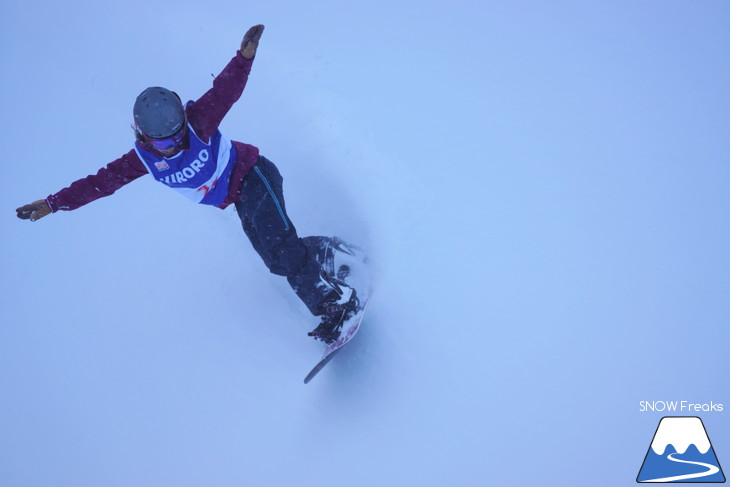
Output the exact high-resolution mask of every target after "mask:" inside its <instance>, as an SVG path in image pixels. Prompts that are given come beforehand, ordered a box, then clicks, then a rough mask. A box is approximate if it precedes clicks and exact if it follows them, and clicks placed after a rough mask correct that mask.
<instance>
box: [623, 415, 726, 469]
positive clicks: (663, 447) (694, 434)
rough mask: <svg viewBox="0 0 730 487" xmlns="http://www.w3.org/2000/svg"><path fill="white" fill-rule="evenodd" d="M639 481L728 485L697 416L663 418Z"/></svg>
mask: <svg viewBox="0 0 730 487" xmlns="http://www.w3.org/2000/svg"><path fill="white" fill-rule="evenodd" d="M636 481H637V482H639V483H644V482H647V483H648V482H651V483H667V482H692V483H695V482H697V483H699V482H703V483H704V482H718V483H721V482H725V475H724V474H723V472H722V468H721V467H720V462H718V460H717V456H716V455H715V449H714V448H712V443H710V438H709V436H707V431H706V430H705V425H704V424H703V423H702V420H701V419H700V418H698V417H696V416H665V417H663V418H662V419H661V421H659V426H658V427H657V430H656V433H654V438H653V439H652V440H651V445H649V451H647V452H646V457H645V458H644V463H643V464H642V465H641V470H640V471H639V475H638V476H637V477H636Z"/></svg>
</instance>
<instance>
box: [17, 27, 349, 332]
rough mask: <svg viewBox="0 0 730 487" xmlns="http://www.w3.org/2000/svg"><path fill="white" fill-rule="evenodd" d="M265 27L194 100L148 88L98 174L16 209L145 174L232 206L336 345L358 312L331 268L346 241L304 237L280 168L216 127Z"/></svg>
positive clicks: (56, 204) (66, 205)
mask: <svg viewBox="0 0 730 487" xmlns="http://www.w3.org/2000/svg"><path fill="white" fill-rule="evenodd" d="M263 31H264V26H263V25H255V26H253V27H251V28H250V29H249V30H248V31H247V32H246V34H245V35H244V37H243V40H242V41H241V48H240V50H238V51H237V52H236V55H235V56H234V57H233V59H232V60H231V61H230V62H229V63H228V65H227V66H226V67H225V68H224V69H223V71H222V72H221V73H220V74H219V75H218V76H217V77H216V78H215V80H214V81H213V87H212V88H211V89H210V90H209V91H208V92H206V93H205V94H204V95H203V96H201V97H200V98H199V99H198V100H196V101H188V102H187V103H186V104H183V103H182V101H181V99H180V97H179V96H178V95H177V93H175V92H174V91H170V90H168V89H165V88H162V87H156V86H155V87H150V88H147V89H145V90H144V91H143V92H142V93H141V94H140V95H139V96H138V97H137V99H136V102H135V104H134V110H133V116H134V125H133V129H134V133H135V138H136V141H135V143H134V148H133V149H132V150H130V151H129V152H128V153H127V154H125V155H123V156H122V157H120V158H119V159H116V160H114V161H112V162H111V163H109V164H108V165H107V166H106V167H104V168H102V169H100V170H99V171H98V172H97V173H96V174H95V175H90V176H87V177H85V178H82V179H79V180H78V181H76V182H74V183H72V184H71V185H70V186H69V187H67V188H64V189H62V190H61V191H59V192H57V193H55V194H52V195H50V196H48V197H47V198H45V199H42V200H38V201H35V202H33V203H31V204H28V205H25V206H22V207H20V208H18V209H17V210H16V211H17V215H18V217H19V218H21V219H25V220H28V219H29V220H31V221H36V220H39V219H41V218H43V217H45V216H46V215H49V214H51V213H56V212H57V211H61V210H63V211H71V210H75V209H77V208H79V207H80V206H83V205H85V204H87V203H90V202H92V201H94V200H96V199H98V198H101V197H103V196H109V195H111V194H113V193H114V192H115V191H116V190H118V189H119V188H121V187H122V186H124V185H126V184H128V183H130V182H132V181H133V180H135V179H137V178H139V177H140V176H143V175H144V174H147V173H149V174H151V175H152V176H153V177H154V178H155V179H156V180H157V181H159V182H161V183H162V184H164V185H166V186H168V187H170V188H172V189H175V190H177V191H179V192H180V193H182V194H183V195H184V196H186V197H188V198H189V199H191V200H193V201H194V202H196V203H200V204H206V205H212V206H215V207H218V208H221V209H224V208H226V207H228V206H229V205H231V204H233V205H235V208H236V211H237V213H238V215H239V217H240V219H241V222H242V224H243V229H244V231H245V233H246V235H247V236H248V238H249V240H250V241H251V244H252V245H253V247H254V249H255V250H256V252H257V253H258V254H259V255H260V256H261V258H262V259H263V261H264V263H265V264H266V266H267V267H268V269H269V270H270V271H271V272H272V273H273V274H277V275H281V276H286V278H287V280H288V282H289V284H290V285H291V287H292V289H293V290H294V292H295V293H296V294H297V296H298V297H299V298H300V299H301V300H302V301H303V302H304V304H305V305H306V306H307V308H308V309H309V310H310V311H311V313H312V314H313V315H315V316H318V317H321V322H320V324H319V326H317V328H315V329H314V330H313V331H312V332H310V333H309V335H310V336H313V337H314V338H315V339H319V340H322V341H324V342H326V343H332V342H333V341H334V340H335V339H337V337H338V336H339V327H340V326H341V324H342V322H343V321H345V320H347V319H348V318H349V317H350V316H352V315H353V314H354V313H356V312H357V310H358V307H359V302H358V297H357V292H356V290H355V289H352V288H350V287H348V286H347V285H346V284H345V283H344V282H343V281H342V280H341V279H340V278H338V275H337V273H338V271H335V270H334V269H332V268H331V266H330V267H328V266H327V264H328V263H330V264H331V262H332V260H333V259H332V253H333V252H336V251H337V250H338V248H339V246H340V244H342V243H343V242H342V241H340V240H339V239H337V238H329V237H305V238H300V237H299V236H298V235H297V232H296V229H295V228H294V225H293V224H292V222H291V220H290V219H289V216H288V215H287V213H286V208H285V206H284V197H283V194H282V177H281V175H280V174H279V171H278V169H277V167H276V166H275V165H274V164H273V163H272V162H271V161H269V160H268V159H266V158H265V157H263V156H262V155H260V154H259V150H258V148H256V147H254V146H252V145H249V144H245V143H243V142H237V141H231V140H229V139H227V138H226V137H225V136H224V135H223V134H221V132H220V130H219V129H218V126H219V125H220V123H221V121H222V120H223V117H224V116H225V115H226V114H227V113H228V111H229V110H230V109H231V107H232V106H233V104H234V103H235V102H236V101H237V100H238V99H239V98H240V97H241V95H242V93H243V89H244V87H245V85H246V81H247V80H248V75H249V73H250V72H251V66H252V64H253V60H254V57H255V55H256V50H257V49H258V43H259V40H260V38H261V34H262V33H263Z"/></svg>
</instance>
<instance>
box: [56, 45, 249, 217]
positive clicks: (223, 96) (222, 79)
mask: <svg viewBox="0 0 730 487" xmlns="http://www.w3.org/2000/svg"><path fill="white" fill-rule="evenodd" d="M252 64H253V60H252V59H246V58H244V57H243V56H242V55H241V52H240V51H238V52H237V53H236V55H235V56H234V57H233V59H231V61H230V62H229V63H228V65H227V66H226V67H225V68H224V69H223V71H222V72H221V73H220V74H219V75H218V77H216V78H215V80H214V81H213V88H211V89H210V90H208V92H207V93H205V94H204V95H203V96H201V97H200V98H199V99H198V100H197V101H196V102H195V103H194V104H193V105H192V106H191V107H190V108H188V110H187V117H188V122H189V123H190V125H191V126H192V127H193V129H194V130H195V133H196V134H198V136H199V137H200V138H201V139H202V140H208V139H209V138H210V137H211V136H212V135H213V134H214V133H215V132H216V130H218V126H219V125H220V123H221V121H222V120H223V117H225V116H226V114H227V113H228V110H230V109H231V107H232V106H233V104H234V103H235V102H236V101H237V100H238V99H239V98H240V97H241V94H242V93H243V89H244V87H245V86H246V81H247V80H248V75H249V73H250V72H251V65H252ZM233 145H234V146H235V148H236V153H237V155H238V157H237V160H236V166H235V167H234V169H233V173H232V174H231V179H230V180H229V188H228V196H227V197H226V199H225V201H224V202H223V204H222V205H221V208H225V207H227V206H228V205H230V204H231V203H233V202H234V201H236V200H237V199H238V198H239V194H238V190H239V188H240V186H241V181H243V178H245V177H246V175H247V174H248V172H249V171H250V170H251V167H253V165H254V164H255V163H256V161H257V159H258V155H259V150H258V149H257V148H256V147H254V146H252V145H249V144H244V143H243V142H236V141H233ZM144 174H148V171H147V168H146V167H145V166H144V164H143V163H142V161H141V160H140V159H139V156H138V155H137V153H136V152H135V150H134V149H132V150H130V151H129V152H127V153H126V154H124V155H123V156H122V157H120V158H119V159H117V160H115V161H112V162H110V163H109V164H107V166H106V167H103V168H101V169H100V170H99V172H97V173H96V174H92V175H91V176H86V177H85V178H83V179H79V180H78V181H76V182H74V183H72V184H71V186H69V187H68V188H64V189H62V190H61V191H59V192H58V193H56V194H52V195H50V196H49V197H48V198H46V203H48V206H49V207H50V208H51V211H52V212H54V213H55V212H57V211H59V210H66V211H70V210H75V209H76V208H78V207H80V206H83V205H85V204H87V203H91V202H92V201H94V200H96V199H99V198H101V197H103V196H109V195H110V194H113V193H114V192H115V191H116V190H118V189H119V188H121V187H122V186H124V185H125V184H127V183H130V182H132V181H134V180H135V179H137V178H138V177H140V176H143V175H144Z"/></svg>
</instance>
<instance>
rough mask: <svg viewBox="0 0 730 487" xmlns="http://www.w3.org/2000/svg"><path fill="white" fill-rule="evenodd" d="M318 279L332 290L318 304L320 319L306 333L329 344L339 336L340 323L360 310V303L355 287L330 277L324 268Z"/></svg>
mask: <svg viewBox="0 0 730 487" xmlns="http://www.w3.org/2000/svg"><path fill="white" fill-rule="evenodd" d="M339 274H340V273H339V272H338V277H339ZM320 279H321V280H322V281H323V284H324V285H327V286H329V287H330V288H331V289H332V290H331V291H330V293H329V294H328V295H327V297H326V298H325V300H324V301H323V302H322V303H321V304H320V311H321V314H320V316H321V317H322V321H321V322H320V323H319V325H318V326H317V328H315V329H314V330H312V331H310V332H309V333H308V335H309V336H311V337H314V339H315V340H321V341H323V342H325V343H326V344H328V345H329V344H331V343H332V342H334V341H335V340H337V339H338V338H339V337H340V334H341V330H342V325H343V324H344V323H345V322H346V321H347V320H349V319H350V318H352V317H353V316H354V315H355V314H356V313H357V312H358V311H359V310H360V305H359V300H358V298H357V291H355V289H353V288H351V287H349V286H347V285H346V284H345V283H343V282H342V281H340V280H338V279H336V278H333V277H330V276H329V275H328V274H327V273H326V272H325V271H324V270H323V271H322V272H321V274H320Z"/></svg>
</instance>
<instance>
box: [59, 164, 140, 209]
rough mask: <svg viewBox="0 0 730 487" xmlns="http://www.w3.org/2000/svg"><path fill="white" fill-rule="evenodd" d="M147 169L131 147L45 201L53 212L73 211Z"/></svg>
mask: <svg viewBox="0 0 730 487" xmlns="http://www.w3.org/2000/svg"><path fill="white" fill-rule="evenodd" d="M147 172H148V171H147V168H146V167H145V166H144V164H142V161H140V160H139V156H137V153H136V152H135V151H134V149H132V150H131V151H129V152H128V153H126V154H124V155H123V156H122V157H120V158H119V159H117V160H115V161H112V162H110V163H109V164H107V166H106V167H103V168H101V169H100V170H99V172H97V173H96V174H92V175H91V176H86V177H85V178H83V179H79V180H78V181H75V182H74V183H72V184H71V185H70V186H69V187H68V188H64V189H62V190H61V191H59V192H58V193H55V194H52V195H50V196H48V197H47V198H46V203H47V204H48V207H49V208H50V209H51V211H52V212H53V213H55V212H57V211H59V210H65V211H70V210H75V209H76V208H79V207H81V206H83V205H85V204H87V203H91V202H92V201H94V200H97V199H99V198H102V197H104V196H109V195H110V194H113V193H114V192H115V191H116V190H118V189H119V188H121V187H122V186H124V185H125V184H127V183H130V182H132V181H134V180H135V179H137V178H138V177H140V176H143V175H145V174H147Z"/></svg>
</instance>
